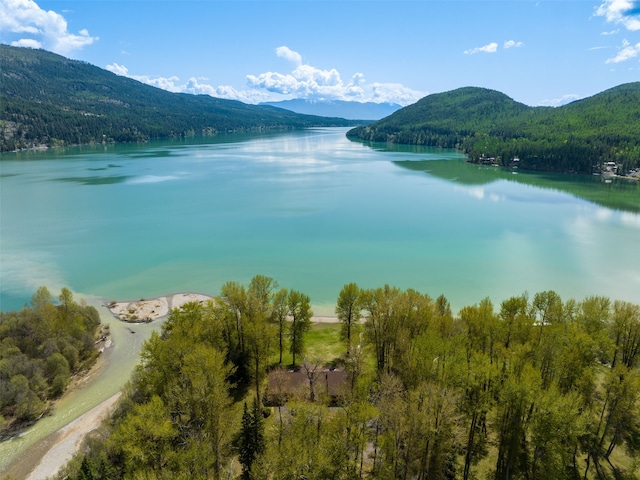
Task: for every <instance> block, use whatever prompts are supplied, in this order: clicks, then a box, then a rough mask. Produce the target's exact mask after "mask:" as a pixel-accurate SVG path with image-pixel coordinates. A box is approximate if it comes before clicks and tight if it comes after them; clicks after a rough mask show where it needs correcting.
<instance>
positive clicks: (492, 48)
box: [464, 42, 498, 55]
mask: <svg viewBox="0 0 640 480" xmlns="http://www.w3.org/2000/svg"><path fill="white" fill-rule="evenodd" d="M497 51H498V44H497V43H496V42H491V43H490V44H488V45H485V46H484V47H476V48H471V49H469V50H465V51H464V54H465V55H475V54H476V53H496V52H497Z"/></svg>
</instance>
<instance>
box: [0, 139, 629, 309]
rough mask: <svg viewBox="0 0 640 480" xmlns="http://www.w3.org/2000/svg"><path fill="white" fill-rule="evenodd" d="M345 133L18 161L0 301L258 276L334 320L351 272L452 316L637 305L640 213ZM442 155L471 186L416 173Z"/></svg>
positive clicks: (114, 294) (142, 292) (7, 201)
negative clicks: (592, 301) (510, 304)
mask: <svg viewBox="0 0 640 480" xmlns="http://www.w3.org/2000/svg"><path fill="white" fill-rule="evenodd" d="M344 133H345V130H344V129H315V130H309V131H304V132H293V133H283V134H277V135H276V134H273V135H252V136H222V137H218V138H217V139H215V140H213V141H211V140H209V141H208V143H197V142H195V141H194V142H192V143H189V142H158V143H149V144H144V145H115V146H114V145H107V146H102V145H100V146H95V147H77V148H68V149H64V150H56V151H54V150H49V151H43V152H23V153H20V154H6V155H3V156H2V157H0V202H1V203H0V214H1V216H0V219H1V220H0V273H1V277H0V282H1V286H0V300H1V302H2V303H1V305H0V308H1V309H2V310H8V309H15V308H20V307H21V306H22V305H24V303H25V302H28V301H29V298H30V297H31V295H32V294H33V292H34V291H35V289H36V288H37V287H38V286H40V285H47V286H48V287H49V288H50V290H52V292H54V293H57V292H58V291H59V289H60V288H61V287H62V286H68V287H69V288H71V289H72V290H73V291H74V292H77V294H78V295H91V296H97V297H100V298H104V299H115V300H126V299H138V298H141V297H144V298H151V297H154V296H159V295H164V294H168V293H173V292H182V291H193V292H200V293H206V294H212V295H214V294H216V293H217V292H218V290H219V287H220V285H221V284H222V283H224V282H225V281H228V280H234V281H239V282H242V283H248V282H249V280H250V279H251V277H253V276H254V275H255V274H264V275H269V276H271V277H273V278H275V279H276V280H278V281H279V283H280V285H281V286H283V287H287V288H295V289H297V290H300V291H303V292H305V293H307V294H308V295H309V296H310V297H311V300H312V303H313V305H314V310H315V312H316V313H319V314H332V313H333V305H334V303H335V300H336V298H337V295H338V292H339V291H340V289H341V287H342V286H343V285H344V284H345V283H348V282H352V281H354V282H356V283H358V284H359V285H360V286H362V287H377V286H382V285H384V284H385V283H388V284H391V285H395V286H398V287H400V288H409V287H411V288H415V289H417V290H419V291H421V292H424V293H428V294H430V295H431V296H433V297H436V296H438V295H440V294H442V293H443V294H444V295H446V296H447V298H448V299H449V300H450V301H451V303H452V306H453V307H454V309H458V308H460V307H462V306H464V305H468V304H473V303H476V302H479V301H480V300H481V299H483V298H484V297H486V296H490V297H491V299H492V300H493V301H494V303H495V304H498V303H499V302H500V301H502V300H503V299H505V298H507V297H509V296H512V295H519V294H521V293H523V292H525V291H527V292H529V293H530V294H533V293H535V292H538V291H542V290H549V289H553V290H555V291H557V292H558V293H559V294H560V295H561V296H562V297H563V298H564V299H568V298H576V299H582V298H584V297H585V296H587V295H594V294H598V295H606V296H609V297H611V298H612V299H613V298H615V299H622V300H628V301H633V302H635V303H637V302H640V249H639V248H638V245H639V240H640V215H639V214H637V213H634V212H631V211H626V212H625V211H622V210H615V209H611V208H606V207H603V206H599V205H597V204H594V203H590V202H588V201H586V200H583V199H580V198H578V197H575V196H573V195H571V194H568V193H564V192H562V191H560V190H556V189H549V188H543V187H537V186H532V185H527V184H524V183H521V182H514V181H510V180H509V179H508V178H499V179H496V180H494V181H491V182H489V183H486V180H483V181H485V183H482V182H479V183H478V184H474V183H473V182H470V181H469V179H468V178H466V177H467V176H468V175H471V176H473V175H474V172H477V173H478V175H480V170H478V169H477V167H475V166H472V165H466V164H465V163H464V161H463V157H462V156H461V155H460V154H458V153H455V152H452V151H443V150H437V149H426V148H413V149H407V151H399V150H398V149H396V150H395V151H387V150H385V149H381V148H370V147H369V146H366V145H363V144H360V143H355V142H351V141H349V140H348V139H346V138H345V136H344ZM434 160H437V161H440V162H434V166H435V165H436V164H442V163H443V162H441V160H447V161H448V162H452V163H451V165H454V163H455V165H457V166H458V167H460V168H462V169H464V171H465V181H464V182H458V181H456V178H455V177H454V178H442V177H443V176H442V175H441V176H438V175H436V174H435V173H436V172H435V171H434V172H431V173H430V172H429V169H428V168H426V167H424V163H423V164H416V165H420V167H419V168H416V169H415V170H414V169H411V168H407V167H406V162H429V161H434ZM474 168H476V170H474ZM520 175H522V173H520ZM631 194H632V195H633V191H632V192H631Z"/></svg>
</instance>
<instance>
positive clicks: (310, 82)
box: [106, 46, 426, 105]
mask: <svg viewBox="0 0 640 480" xmlns="http://www.w3.org/2000/svg"><path fill="white" fill-rule="evenodd" d="M276 55H277V56H278V57H281V58H285V59H287V60H290V61H291V62H293V63H294V64H295V65H296V68H295V69H294V70H293V71H291V72H288V73H280V72H264V73H260V74H258V75H247V77H246V80H247V88H246V89H244V90H239V89H236V88H234V87H231V86H229V85H219V86H217V87H215V86H212V85H209V84H207V83H203V82H202V80H203V79H196V78H193V77H192V78H190V79H189V80H188V81H187V82H186V83H182V82H181V81H180V79H179V78H178V77H149V76H147V75H131V74H130V73H129V71H128V69H127V68H126V67H125V66H123V65H119V64H117V63H113V64H111V65H107V67H106V68H107V70H109V71H111V72H113V73H115V74H117V75H123V76H127V77H130V78H133V79H135V80H138V81H140V82H142V83H146V84H148V85H153V86H155V87H159V88H163V89H165V90H168V91H170V92H183V93H194V94H206V95H211V96H213V97H218V98H226V99H230V100H240V101H242V102H245V103H259V102H264V101H274V100H283V99H289V98H305V99H313V100H344V101H358V102H375V103H383V102H389V103H397V104H400V105H409V104H411V103H415V102H416V101H418V100H419V99H420V98H422V97H424V96H425V95H426V92H420V91H417V90H412V89H410V88H407V87H405V86H403V85H401V84H397V83H379V82H374V83H367V81H366V80H365V78H364V75H363V74H362V73H359V72H358V73H355V74H353V75H352V76H351V78H350V79H349V80H348V81H344V80H343V79H342V76H341V75H340V72H338V70H336V69H335V68H332V69H329V70H324V69H321V68H317V67H314V66H312V65H307V64H303V63H302V56H301V55H300V54H299V53H298V52H295V51H293V50H291V49H290V48H288V47H286V46H282V47H278V48H277V49H276Z"/></svg>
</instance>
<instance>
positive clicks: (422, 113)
mask: <svg viewBox="0 0 640 480" xmlns="http://www.w3.org/2000/svg"><path fill="white" fill-rule="evenodd" d="M638 132H640V82H633V83H628V84H623V85H619V86H617V87H614V88H611V89H608V90H605V91H604V92H601V93H599V94H596V95H594V96H592V97H588V98H584V99H581V100H576V101H574V102H572V103H569V104H567V105H564V106H561V107H555V108H553V107H530V106H527V105H524V104H522V103H519V102H516V101H515V100H513V99H511V98H510V97H508V96H507V95H505V94H504V93H501V92H498V91H496V90H490V89H486V88H480V87H463V88H459V89H456V90H452V91H449V92H444V93H438V94H433V95H428V96H426V97H424V98H422V99H421V100H419V101H418V102H416V103H415V104H413V105H409V106H407V107H405V108H403V109H401V110H398V111H397V112H395V113H393V114H392V115H390V116H388V117H386V118H383V119H381V120H379V121H377V122H373V123H371V124H369V125H366V126H360V127H356V128H354V129H352V130H350V131H349V132H348V133H347V136H348V137H349V138H352V139H359V140H364V141H370V142H390V143H401V144H414V145H426V146H434V147H443V148H455V149H458V150H461V151H462V152H464V153H466V154H467V155H468V157H469V161H471V162H476V163H490V164H496V165H502V166H505V167H507V166H510V167H518V168H524V169H530V170H541V171H559V172H571V173H602V172H605V171H606V170H607V168H612V169H613V168H614V167H613V166H612V165H613V164H615V171H616V172H617V173H618V174H627V173H629V172H632V173H633V172H634V170H635V169H637V168H638V167H639V166H640V134H639V133H638Z"/></svg>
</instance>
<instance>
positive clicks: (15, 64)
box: [0, 45, 357, 151]
mask: <svg viewBox="0 0 640 480" xmlns="http://www.w3.org/2000/svg"><path fill="white" fill-rule="evenodd" d="M356 124H357V122H354V121H350V120H345V119H342V118H326V117H320V116H313V115H301V114H298V113H294V112H291V111H289V110H285V109H282V108H276V107H272V106H268V105H247V104H244V103H242V102H238V101H234V100H224V99H219V98H213V97H211V96H208V95H191V94H180V93H171V92H167V91H165V90H161V89H158V88H155V87H151V86H149V85H145V84H143V83H140V82H138V81H136V80H133V79H130V78H126V77H121V76H117V75H115V74H113V73H111V72H108V71H106V70H104V69H101V68H98V67H96V66H93V65H90V64H88V63H85V62H80V61H76V60H70V59H68V58H65V57H62V56H60V55H56V54H54V53H51V52H48V51H45V50H36V49H29V48H20V47H12V46H8V45H0V151H12V150H17V149H22V148H32V147H37V146H42V145H45V146H56V145H73V144H87V143H96V142H103V141H104V142H140V141H148V140H150V139H153V138H167V137H169V138H171V137H174V138H178V137H185V136H196V135H211V134H216V133H219V132H228V131H233V132H243V131H264V130H282V129H296V128H308V127H314V126H353V125H356Z"/></svg>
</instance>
